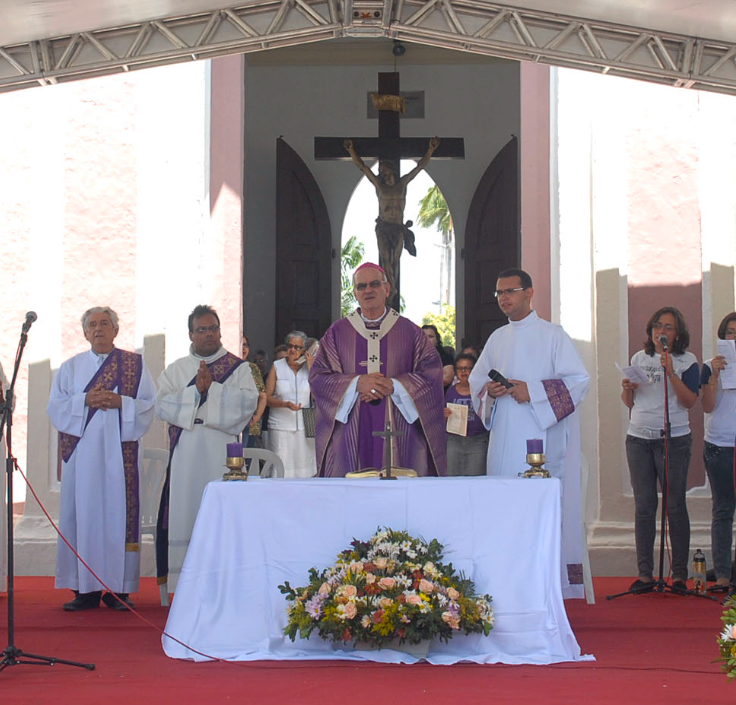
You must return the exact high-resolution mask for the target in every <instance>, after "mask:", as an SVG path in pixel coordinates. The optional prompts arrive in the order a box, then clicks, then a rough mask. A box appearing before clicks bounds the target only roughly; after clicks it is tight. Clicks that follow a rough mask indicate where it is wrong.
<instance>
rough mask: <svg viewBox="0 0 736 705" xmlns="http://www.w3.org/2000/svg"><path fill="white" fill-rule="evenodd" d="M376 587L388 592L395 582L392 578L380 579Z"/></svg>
mask: <svg viewBox="0 0 736 705" xmlns="http://www.w3.org/2000/svg"><path fill="white" fill-rule="evenodd" d="M378 585H379V586H380V587H382V588H383V589H384V590H390V589H391V588H392V587H393V586H394V585H396V580H395V579H394V578H381V579H380V580H379V581H378Z"/></svg>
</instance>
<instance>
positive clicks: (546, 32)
mask: <svg viewBox="0 0 736 705" xmlns="http://www.w3.org/2000/svg"><path fill="white" fill-rule="evenodd" d="M349 36H359V37H388V38H394V39H401V40H404V41H407V42H418V43H422V44H427V45H431V46H439V47H444V48H449V49H458V50H462V51H470V52H475V53H479V54H487V55H492V56H500V57H506V58H513V59H522V60H531V61H538V62H542V63H548V64H553V65H558V66H573V67H577V68H582V69H588V70H594V71H598V72H602V73H610V74H612V75H619V76H630V77H634V78H641V79H645V80H651V81H656V82H660V83H669V84H671V85H677V86H684V87H695V88H703V89H706V90H714V91H719V92H726V93H736V63H735V62H734V57H736V44H734V43H733V41H732V39H731V38H733V37H736V2H734V1H733V0H703V1H702V2H697V1H695V0H693V1H692V2H688V3H683V2H681V0H656V2H655V1H654V0H649V1H646V0H595V1H593V0H524V1H523V2H520V3H519V5H516V6H512V5H506V4H498V3H491V2H487V1H486V0H251V2H247V3H245V4H243V3H241V4H238V5H232V6H229V7H228V0H124V1H122V2H121V1H120V0H95V2H86V3H83V2H70V0H34V2H28V0H2V3H1V4H0V90H13V89H17V88H23V87H30V86H37V85H45V84H48V83H55V82H59V81H64V80H73V79H76V78H84V77H88V76H95V75H104V74H108V73H115V72H120V71H128V70H132V69H135V68H143V67H146V66H155V65H161V64H168V63H176V62H181V61H191V60H196V59H199V58H207V57H212V56H219V55H224V54H233V53H239V52H249V51H261V50H264V49H269V48H276V47H280V46H289V45H294V44H302V43H305V42H313V41H323V40H326V39H333V38H338V37H349Z"/></svg>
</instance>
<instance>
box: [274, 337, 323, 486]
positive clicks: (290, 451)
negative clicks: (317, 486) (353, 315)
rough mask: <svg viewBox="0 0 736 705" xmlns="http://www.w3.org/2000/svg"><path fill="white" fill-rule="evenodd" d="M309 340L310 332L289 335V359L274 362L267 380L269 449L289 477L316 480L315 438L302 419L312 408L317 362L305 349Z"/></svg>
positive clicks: (287, 343)
mask: <svg viewBox="0 0 736 705" xmlns="http://www.w3.org/2000/svg"><path fill="white" fill-rule="evenodd" d="M306 339H307V336H306V333H302V332H301V331H298V330H294V331H292V332H291V333H289V335H287V336H286V347H287V351H288V352H287V356H286V357H285V358H283V359H279V360H276V361H275V362H274V363H273V367H272V368H271V371H270V372H269V373H268V380H267V381H266V394H267V395H268V406H269V408H270V410H271V411H270V414H269V417H268V444H269V450H272V451H273V452H274V453H276V454H277V455H278V456H279V457H280V458H281V460H282V461H283V462H284V476H285V477H312V476H313V475H315V474H316V472H317V464H316V460H315V455H314V438H307V436H306V434H305V432H304V419H303V417H302V408H303V407H307V406H309V369H310V368H311V366H312V362H313V359H312V356H311V355H310V354H309V353H307V352H306V350H305V345H304V343H305V342H306ZM300 358H301V359H302V361H301V362H300V361H299V360H300Z"/></svg>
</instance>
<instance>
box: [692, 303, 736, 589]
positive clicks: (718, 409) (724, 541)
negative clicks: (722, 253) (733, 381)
mask: <svg viewBox="0 0 736 705" xmlns="http://www.w3.org/2000/svg"><path fill="white" fill-rule="evenodd" d="M718 337H719V338H720V339H721V340H736V311H734V312H733V313H729V314H728V315H727V316H726V317H725V318H724V319H723V320H722V321H721V324H720V325H719V326H718ZM725 368H726V359H725V358H724V357H723V355H716V356H715V357H714V358H713V359H712V360H707V361H706V362H704V363H703V370H702V372H701V375H700V389H701V390H702V402H703V411H704V412H705V447H704V449H703V459H704V460H705V471H706V472H707V473H708V480H709V482H710V491H711V496H712V498H713V513H712V518H711V525H710V541H711V551H712V552H713V568H714V570H715V573H716V584H715V591H717V592H726V591H727V590H728V589H729V586H730V584H731V563H732V557H731V544H732V534H733V513H734V510H736V493H734V478H735V477H736V475H735V474H734V457H733V447H734V439H735V438H736V389H724V388H723V382H722V380H721V372H722V371H723V370H724V369H725Z"/></svg>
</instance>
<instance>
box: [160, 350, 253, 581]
mask: <svg viewBox="0 0 736 705" xmlns="http://www.w3.org/2000/svg"><path fill="white" fill-rule="evenodd" d="M243 362H244V361H243V360H241V359H240V358H239V357H237V356H235V355H233V354H232V353H230V352H226V353H225V354H224V355H223V356H222V357H219V358H217V360H215V361H214V362H210V363H209V364H208V365H207V368H208V369H209V371H210V374H211V375H212V381H213V382H218V383H220V384H222V383H223V382H225V380H226V379H227V378H228V377H229V376H230V375H231V374H232V373H233V372H235V370H237V369H238V367H240V365H242V364H243ZM196 382H197V375H194V377H192V380H191V381H190V382H189V384H187V387H191V386H192V385H194V384H196ZM206 401H207V394H206V393H205V394H202V395H201V396H200V398H199V406H202V404H204V403H205V402H206ZM183 431H184V429H183V428H181V426H174V425H170V426H169V465H168V467H167V468H166V480H165V481H164V486H163V489H162V490H161V503H160V505H159V508H158V519H157V520H156V576H157V581H158V584H159V585H163V584H165V583H166V578H167V576H168V574H169V489H170V486H171V459H172V458H173V457H174V449H175V448H176V446H177V444H178V443H179V439H180V438H181V434H182V432H183Z"/></svg>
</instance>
